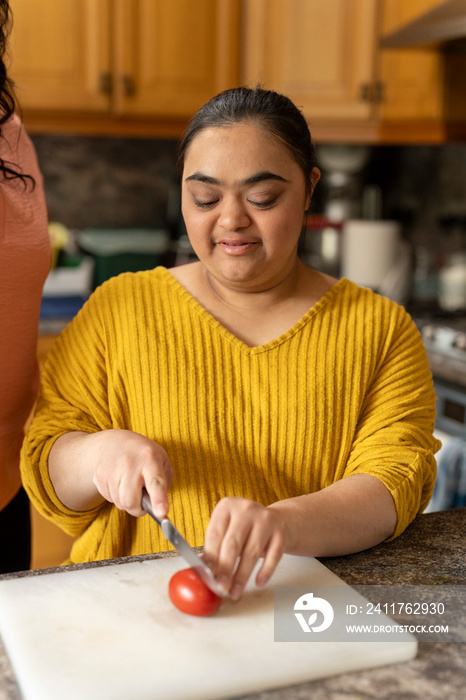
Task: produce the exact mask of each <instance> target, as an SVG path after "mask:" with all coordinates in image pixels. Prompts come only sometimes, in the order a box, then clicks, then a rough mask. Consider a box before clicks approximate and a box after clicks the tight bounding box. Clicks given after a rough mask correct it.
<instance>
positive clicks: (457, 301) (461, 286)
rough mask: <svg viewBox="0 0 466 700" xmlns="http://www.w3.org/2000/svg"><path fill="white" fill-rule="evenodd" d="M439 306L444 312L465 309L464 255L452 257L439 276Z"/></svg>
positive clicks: (465, 258)
mask: <svg viewBox="0 0 466 700" xmlns="http://www.w3.org/2000/svg"><path fill="white" fill-rule="evenodd" d="M439 306H440V308H442V309H443V310H444V311H463V310H464V309H466V255H465V254H464V253H457V254H455V255H452V256H451V258H450V262H449V264H448V265H447V266H446V267H444V268H443V269H442V270H440V274H439Z"/></svg>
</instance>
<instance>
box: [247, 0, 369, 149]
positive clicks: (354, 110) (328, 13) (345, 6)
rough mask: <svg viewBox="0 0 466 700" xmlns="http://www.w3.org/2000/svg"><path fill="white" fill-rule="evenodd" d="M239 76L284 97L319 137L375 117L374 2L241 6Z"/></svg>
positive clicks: (264, 1) (251, 2)
mask: <svg viewBox="0 0 466 700" xmlns="http://www.w3.org/2000/svg"><path fill="white" fill-rule="evenodd" d="M244 11H245V19H244V26H245V38H244V56H245V58H244V66H243V71H244V74H243V77H244V81H245V82H246V83H247V84H255V83H261V84H263V85H264V86H265V87H268V88H273V89H276V90H278V91H280V92H284V93H285V94H286V95H289V96H290V97H291V98H292V99H293V101H294V102H296V104H298V105H299V106H300V107H301V109H302V110H303V112H304V113H305V114H306V116H307V117H308V118H309V119H310V121H311V124H312V125H313V127H314V129H315V130H317V132H318V134H319V137H322V134H323V133H324V132H325V129H327V130H329V128H330V123H331V122H333V123H334V124H336V127H337V128H339V127H340V125H343V124H345V123H348V122H353V128H356V129H357V128H358V126H359V127H366V126H367V125H368V124H370V122H371V121H372V120H373V119H374V117H375V110H374V103H373V102H372V100H371V99H370V91H371V86H372V85H373V84H374V82H375V79H376V75H375V62H374V55H375V42H376V37H377V22H378V5H377V2H374V0H326V2H325V3H323V2H321V0H245V4H244Z"/></svg>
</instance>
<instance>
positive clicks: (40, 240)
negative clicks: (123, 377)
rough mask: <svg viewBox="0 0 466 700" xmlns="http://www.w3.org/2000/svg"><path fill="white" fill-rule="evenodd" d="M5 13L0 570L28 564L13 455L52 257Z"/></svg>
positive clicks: (34, 373)
mask: <svg viewBox="0 0 466 700" xmlns="http://www.w3.org/2000/svg"><path fill="white" fill-rule="evenodd" d="M9 19H10V11H9V4H8V2H7V1H6V0H0V360H1V362H0V398H1V400H0V573H7V572H9V571H17V570H21V569H28V568H29V566H30V550H31V543H30V539H31V536H30V515H29V501H28V498H27V495H26V493H25V491H24V490H23V489H22V487H21V478H20V471H19V456H20V448H21V442H22V440H23V436H24V431H23V428H24V424H25V422H26V420H27V417H28V415H29V413H30V411H31V409H32V406H33V403H34V399H35V396H36V393H37V388H38V384H39V372H38V367H37V361H36V347H37V328H38V322H39V311H40V300H41V295H42V286H43V284H44V281H45V278H46V276H47V273H48V271H49V268H50V256H51V253H50V240H49V235H48V230H47V214H46V207H45V200H44V193H43V188H42V177H41V174H40V172H39V167H38V164H37V159H36V154H35V151H34V148H33V146H32V144H31V142H30V140H29V138H28V136H27V134H26V133H25V131H24V128H23V126H22V124H21V121H20V119H19V117H18V116H16V115H15V114H14V109H15V101H14V97H13V92H12V88H11V83H10V81H9V79H8V77H7V72H6V68H5V64H4V61H3V58H4V55H5V48H6V40H7V34H8V28H9Z"/></svg>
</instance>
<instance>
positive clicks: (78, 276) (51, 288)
mask: <svg viewBox="0 0 466 700" xmlns="http://www.w3.org/2000/svg"><path fill="white" fill-rule="evenodd" d="M93 274H94V260H93V259H92V258H91V257H90V256H89V255H86V256H85V257H84V258H83V259H82V261H81V263H80V264H79V265H77V266H76V267H56V268H55V269H54V270H51V271H50V272H49V275H48V277H47V279H46V280H45V284H44V288H43V290H42V296H44V297H69V296H82V297H88V296H89V294H90V293H91V289H92V277H93Z"/></svg>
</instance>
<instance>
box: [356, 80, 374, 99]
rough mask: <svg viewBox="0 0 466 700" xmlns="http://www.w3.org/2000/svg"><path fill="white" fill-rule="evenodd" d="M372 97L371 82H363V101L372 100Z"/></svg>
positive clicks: (360, 91) (361, 97)
mask: <svg viewBox="0 0 466 700" xmlns="http://www.w3.org/2000/svg"><path fill="white" fill-rule="evenodd" d="M371 98H372V88H371V85H370V83H361V88H360V90H359V99H360V100H361V102H370V101H371Z"/></svg>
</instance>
